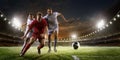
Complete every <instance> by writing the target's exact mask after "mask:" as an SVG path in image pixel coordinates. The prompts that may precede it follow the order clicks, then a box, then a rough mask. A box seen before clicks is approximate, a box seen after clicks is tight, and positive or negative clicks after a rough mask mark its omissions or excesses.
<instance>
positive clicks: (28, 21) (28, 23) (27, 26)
mask: <svg viewBox="0 0 120 60" xmlns="http://www.w3.org/2000/svg"><path fill="white" fill-rule="evenodd" d="M32 22H33V20H30V19H29V18H28V19H27V25H26V31H25V34H26V33H27V30H28V29H29V25H30V24H31V23H32ZM31 36H32V31H30V32H29V33H28V34H27V36H26V37H28V38H30V37H31Z"/></svg>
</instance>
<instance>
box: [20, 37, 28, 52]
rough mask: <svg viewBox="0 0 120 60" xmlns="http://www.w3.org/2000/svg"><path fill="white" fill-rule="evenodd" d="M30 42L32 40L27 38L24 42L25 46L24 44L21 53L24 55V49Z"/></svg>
mask: <svg viewBox="0 0 120 60" xmlns="http://www.w3.org/2000/svg"><path fill="white" fill-rule="evenodd" d="M29 40H30V38H26V39H25V40H24V44H23V47H22V50H21V53H22V51H23V49H24V48H25V46H26V44H27V43H28V41H29Z"/></svg>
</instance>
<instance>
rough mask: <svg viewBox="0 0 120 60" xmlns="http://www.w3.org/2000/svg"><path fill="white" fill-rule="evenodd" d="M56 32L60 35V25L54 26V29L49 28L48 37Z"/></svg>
mask: <svg viewBox="0 0 120 60" xmlns="http://www.w3.org/2000/svg"><path fill="white" fill-rule="evenodd" d="M55 31H57V33H58V31H59V27H58V25H56V26H52V27H48V35H50V34H52V33H54V32H55Z"/></svg>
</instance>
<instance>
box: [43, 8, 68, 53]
mask: <svg viewBox="0 0 120 60" xmlns="http://www.w3.org/2000/svg"><path fill="white" fill-rule="evenodd" d="M57 16H61V17H62V18H63V19H64V21H66V22H67V20H66V19H65V17H64V16H63V15H62V14H61V13H58V12H53V11H52V9H51V8H49V9H47V14H46V15H45V16H44V18H45V19H46V20H47V23H48V47H49V50H48V53H49V52H50V51H51V35H52V34H53V33H54V51H55V52H57V49H56V44H57V39H58V28H59V26H58V20H57Z"/></svg>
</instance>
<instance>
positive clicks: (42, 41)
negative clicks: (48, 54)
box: [37, 39, 45, 54]
mask: <svg viewBox="0 0 120 60" xmlns="http://www.w3.org/2000/svg"><path fill="white" fill-rule="evenodd" d="M38 41H39V43H40V44H39V45H38V47H37V49H38V54H41V50H40V49H41V48H43V47H44V45H45V39H39V40H38Z"/></svg>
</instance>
